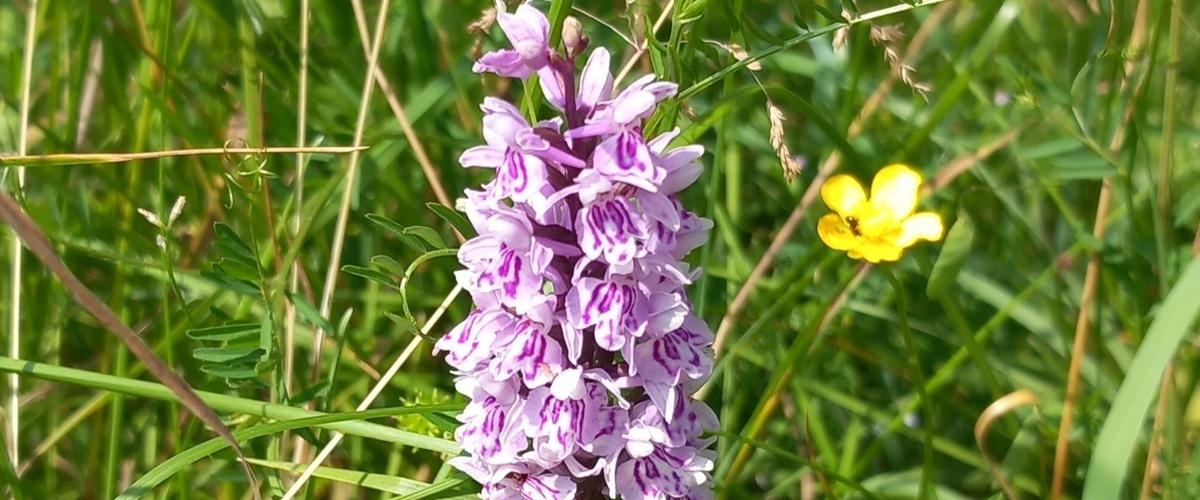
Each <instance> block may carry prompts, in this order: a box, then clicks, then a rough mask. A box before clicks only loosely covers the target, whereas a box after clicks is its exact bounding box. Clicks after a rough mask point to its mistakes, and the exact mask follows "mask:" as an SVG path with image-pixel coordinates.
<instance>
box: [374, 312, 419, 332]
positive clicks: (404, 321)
mask: <svg viewBox="0 0 1200 500" xmlns="http://www.w3.org/2000/svg"><path fill="white" fill-rule="evenodd" d="M383 315H384V316H387V319H390V320H392V323H395V324H396V326H399V327H400V332H401V333H419V332H420V329H419V328H417V322H416V321H414V320H413V319H412V318H406V317H404V316H401V315H399V314H393V313H390V312H385V313H383Z"/></svg>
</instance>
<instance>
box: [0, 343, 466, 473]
mask: <svg viewBox="0 0 1200 500" xmlns="http://www.w3.org/2000/svg"><path fill="white" fill-rule="evenodd" d="M0 372H8V373H19V374H21V375H24V376H27V377H33V378H38V379H42V380H51V381H55V382H63V383H67V384H73V385H78V386H83V387H92V388H96V389H103V390H107V391H113V392H118V393H121V394H129V395H132V396H139V397H144V398H151V399H160V400H163V401H173V402H175V401H177V399H176V397H175V394H174V393H172V392H171V390H170V389H167V388H166V387H165V386H163V385H161V384H155V383H153V382H144V381H141V380H132V379H127V378H123V377H116V376H112V375H105V374H103V373H96V372H91V371H87V370H76V369H74V368H66V367H62V366H55V365H47V364H44V363H37V362H33V361H24V360H17V359H12V358H10V357H7V356H0ZM197 394H199V395H200V399H201V400H203V401H204V402H205V403H207V404H208V405H209V406H211V407H212V408H213V409H214V410H217V411H220V412H227V413H241V414H246V415H256V416H260V417H265V418H273V419H296V418H305V417H316V416H320V415H321V414H320V413H318V412H315V411H310V410H304V409H301V408H296V407H292V406H287V405H281V404H273V403H265V402H262V401H258V400H253V399H245V398H239V397H234V396H227V395H224V394H216V393H212V392H203V391H197ZM320 427H323V428H326V429H330V430H335V431H338V432H342V433H345V434H350V435H355V436H362V437H368V438H372V439H379V440H382V441H388V442H392V443H396V444H402V445H405V446H412V447H414V448H421V449H425V450H430V451H435V452H438V453H449V454H456V453H458V452H459V450H460V448H459V447H458V444H456V443H454V442H453V441H447V440H445V439H439V438H435V437H430V436H424V435H421V434H416V433H412V432H408V431H404V430H401V429H395V428H392V427H388V426H384V425H379V424H372V423H370V422H337V423H331V424H326V425H321V426H320Z"/></svg>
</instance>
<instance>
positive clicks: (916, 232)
mask: <svg viewBox="0 0 1200 500" xmlns="http://www.w3.org/2000/svg"><path fill="white" fill-rule="evenodd" d="M943 230H944V228H943V227H942V218H941V216H939V215H938V214H935V213H933V212H921V213H918V214H913V215H911V216H909V217H908V218H907V219H904V222H903V223H902V224H900V234H899V236H897V237H896V240H895V243H896V244H897V245H899V246H901V247H907V246H909V245H912V244H913V243H916V242H917V240H926V241H937V240H940V239H942V231H943Z"/></svg>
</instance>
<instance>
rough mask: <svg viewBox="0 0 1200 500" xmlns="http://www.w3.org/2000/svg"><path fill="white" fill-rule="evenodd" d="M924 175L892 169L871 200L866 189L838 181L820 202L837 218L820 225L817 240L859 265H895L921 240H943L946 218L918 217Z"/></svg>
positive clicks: (843, 178)
mask: <svg viewBox="0 0 1200 500" xmlns="http://www.w3.org/2000/svg"><path fill="white" fill-rule="evenodd" d="M920 188H921V174H920V173H918V172H917V171H916V170H913V169H912V168H909V167H908V166H906V165H889V166H887V167H884V168H883V170H880V171H879V172H878V173H876V174H875V179H873V180H872V181H871V198H870V199H868V198H867V194H866V192H865V191H863V187H862V184H859V182H858V181H857V180H856V179H854V178H853V177H850V176H848V175H837V176H834V177H832V178H830V179H829V180H828V181H825V184H824V185H823V186H821V199H823V200H825V204H826V205H829V208H830V209H832V210H833V211H834V212H835V213H832V214H826V215H825V216H823V217H821V220H820V221H818V222H817V234H818V235H820V236H821V241H824V242H825V244H826V245H829V248H832V249H834V250H844V251H845V252H846V253H847V255H849V256H850V257H851V258H854V259H865V260H867V261H868V262H872V263H876V262H880V261H895V260H899V259H900V254H901V253H903V251H904V249H905V248H908V247H910V246H912V245H913V244H914V243H916V242H917V241H919V240H928V241H937V240H940V239H942V230H943V228H942V218H941V217H939V216H938V214H936V213H933V212H919V213H913V211H914V210H916V208H917V192H918V190H920Z"/></svg>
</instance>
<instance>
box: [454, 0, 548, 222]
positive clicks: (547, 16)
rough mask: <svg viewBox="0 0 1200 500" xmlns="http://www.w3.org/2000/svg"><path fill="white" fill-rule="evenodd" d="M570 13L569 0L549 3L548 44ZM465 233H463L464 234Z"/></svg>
mask: <svg viewBox="0 0 1200 500" xmlns="http://www.w3.org/2000/svg"><path fill="white" fill-rule="evenodd" d="M570 13H571V0H554V1H553V2H551V3H550V11H549V12H548V16H547V17H548V18H549V19H550V46H551V47H557V46H558V42H560V41H562V25H563V20H565V19H566V18H567V15H568V14H570ZM466 234H467V233H463V235H464V236H466Z"/></svg>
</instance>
